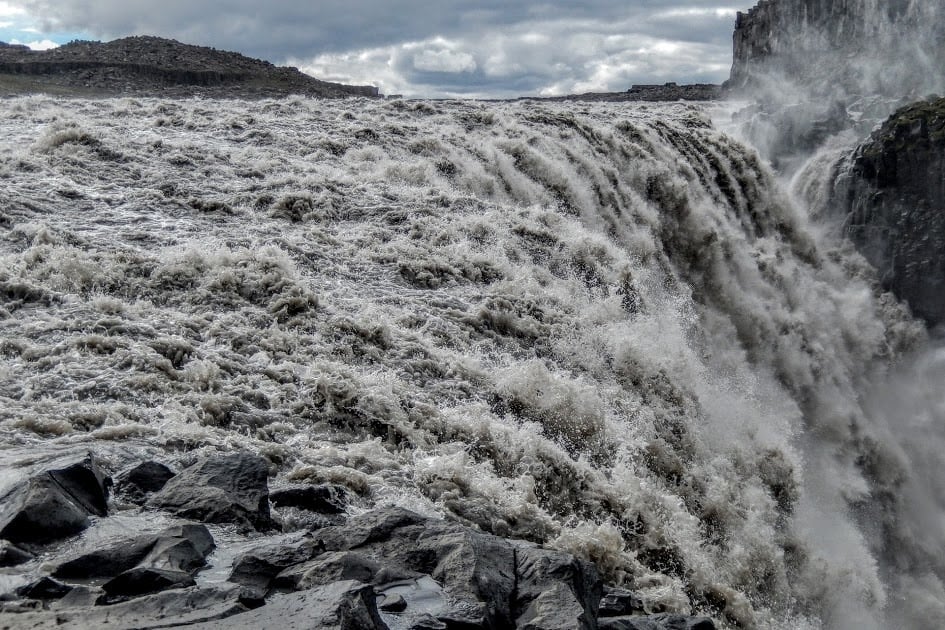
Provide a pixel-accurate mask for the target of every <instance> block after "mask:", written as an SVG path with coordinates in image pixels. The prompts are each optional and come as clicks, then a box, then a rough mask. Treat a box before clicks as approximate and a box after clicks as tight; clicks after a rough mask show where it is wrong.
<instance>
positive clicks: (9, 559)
mask: <svg viewBox="0 0 945 630" xmlns="http://www.w3.org/2000/svg"><path fill="white" fill-rule="evenodd" d="M33 558H34V556H33V554H31V553H30V552H29V551H26V550H25V549H20V548H19V547H17V546H16V545H14V544H13V543H11V542H10V541H8V540H0V567H15V566H19V565H21V564H25V563H27V562H29V561H30V560H32V559H33Z"/></svg>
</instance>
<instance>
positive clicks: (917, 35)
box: [727, 0, 945, 97]
mask: <svg viewBox="0 0 945 630" xmlns="http://www.w3.org/2000/svg"><path fill="white" fill-rule="evenodd" d="M935 4H937V3H935V2H916V3H912V2H909V0H886V1H884V2H876V1H874V0H843V1H840V2H838V1H836V0H762V1H761V2H759V3H758V4H757V5H756V6H755V7H754V8H752V9H751V10H750V11H748V12H747V13H741V12H740V13H739V14H738V17H737V19H736V23H735V33H734V36H733V40H734V60H733V65H732V72H731V78H730V79H729V82H728V84H727V86H728V87H729V88H730V89H741V88H744V87H746V86H751V85H752V84H753V83H755V84H757V83H759V82H760V83H765V82H768V81H771V80H774V81H775V82H777V83H780V90H781V95H782V97H784V96H788V94H785V91H788V92H789V91H790V90H791V89H792V86H791V85H789V84H788V85H785V84H784V83H783V81H785V80H786V81H789V82H791V83H794V84H796V85H797V86H798V87H803V88H804V90H806V91H810V92H811V93H813V94H815V95H818V96H828V95H833V96H837V95H844V96H848V95H851V94H860V95H863V94H887V95H893V96H906V95H908V94H914V95H918V94H919V93H921V92H922V91H924V90H929V89H935V86H934V85H930V82H934V83H936V85H937V84H939V83H940V79H939V76H940V74H941V73H940V72H938V70H937V69H938V68H940V67H941V63H942V61H943V60H945V50H943V49H942V47H941V46H940V45H938V42H940V41H941V37H942V35H943V33H945V25H943V24H942V23H941V20H939V19H935V18H936V7H935V6H934V5H935ZM772 87H774V88H775V89H776V90H777V86H776V85H775V86H772Z"/></svg>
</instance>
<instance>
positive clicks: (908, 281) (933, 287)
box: [830, 99, 945, 326]
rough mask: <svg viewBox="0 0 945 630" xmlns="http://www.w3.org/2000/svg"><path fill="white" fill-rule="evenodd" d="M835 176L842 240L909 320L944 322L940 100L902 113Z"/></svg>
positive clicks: (943, 102) (944, 117) (943, 117)
mask: <svg viewBox="0 0 945 630" xmlns="http://www.w3.org/2000/svg"><path fill="white" fill-rule="evenodd" d="M839 169H840V172H841V173H842V175H841V176H840V177H839V178H838V180H837V184H836V188H835V196H834V200H833V202H832V203H831V204H830V205H831V206H832V207H833V208H834V211H835V212H836V211H839V212H843V213H844V215H845V216H844V219H843V233H844V235H845V236H847V237H848V238H849V239H850V240H851V241H852V242H853V243H854V245H855V246H856V248H857V250H859V251H860V253H861V254H863V256H864V257H865V258H866V259H867V260H868V261H869V262H870V263H871V264H872V265H873V266H874V267H875V268H876V270H877V271H878V273H879V277H880V281H881V283H882V285H883V287H884V288H885V289H887V290H890V291H892V292H893V293H894V294H895V295H896V296H897V297H898V298H899V299H900V300H903V301H905V302H907V303H908V304H909V306H910V307H911V308H912V312H913V313H914V314H915V315H917V316H918V317H920V318H922V319H924V320H925V321H926V322H927V323H928V324H930V325H933V326H934V325H938V324H941V323H943V322H945V99H935V100H929V101H920V102H918V103H915V104H913V105H909V106H907V107H905V108H903V109H900V110H899V111H897V112H896V113H895V114H893V115H892V116H891V117H890V118H889V119H888V120H887V121H886V123H885V124H883V126H882V127H881V128H880V129H879V130H877V131H876V132H875V133H873V135H872V136H871V137H870V138H869V139H868V140H867V141H866V142H864V143H863V144H861V145H860V146H859V147H858V148H857V149H856V151H855V152H854V153H853V154H852V155H851V156H850V157H849V158H848V159H847V160H846V161H844V162H843V163H841V165H840V166H839Z"/></svg>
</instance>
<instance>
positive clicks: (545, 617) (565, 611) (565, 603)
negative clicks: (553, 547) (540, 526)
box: [514, 547, 603, 630]
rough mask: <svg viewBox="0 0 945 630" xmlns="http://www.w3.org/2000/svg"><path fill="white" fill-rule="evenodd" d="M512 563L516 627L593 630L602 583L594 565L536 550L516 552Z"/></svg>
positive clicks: (525, 549)
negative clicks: (514, 574) (514, 582)
mask: <svg viewBox="0 0 945 630" xmlns="http://www.w3.org/2000/svg"><path fill="white" fill-rule="evenodd" d="M515 560H516V578H517V579H516V582H517V586H518V588H517V589H516V593H515V600H514V606H515V610H516V624H517V627H519V628H532V629H534V630H558V629H560V630H565V628H594V627H596V625H597V623H596V618H597V610H598V608H599V605H600V599H601V593H602V590H603V584H602V583H601V579H600V576H599V575H598V573H597V568H596V567H595V566H594V565H592V564H590V563H587V562H583V561H581V560H579V559H577V558H575V557H574V556H572V555H570V554H567V553H563V552H560V551H550V550H547V549H540V548H537V547H534V548H520V549H518V550H517V553H516V558H515Z"/></svg>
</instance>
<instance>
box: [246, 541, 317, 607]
mask: <svg viewBox="0 0 945 630" xmlns="http://www.w3.org/2000/svg"><path fill="white" fill-rule="evenodd" d="M322 551H323V548H322V547H321V546H320V545H318V544H317V543H316V542H315V541H314V540H313V539H312V538H311V537H305V538H302V539H301V540H295V541H286V540H283V539H280V540H277V541H274V542H272V543H269V544H265V545H261V546H259V547H255V548H253V549H251V550H249V551H247V552H245V553H242V554H240V555H239V556H237V557H236V558H235V559H234V560H233V570H232V571H231V573H230V577H229V581H230V582H233V583H235V584H240V585H242V586H244V587H246V589H247V590H246V591H245V593H244V596H243V597H244V598H245V599H248V600H259V599H262V598H265V597H266V595H268V594H269V591H270V589H271V588H272V586H273V584H272V582H273V579H274V578H275V577H276V576H277V575H279V574H280V573H281V572H282V571H284V570H285V569H288V568H289V567H292V566H298V565H301V564H303V563H305V562H306V561H308V560H311V559H312V558H313V557H315V556H316V555H318V554H320V553H321V552H322ZM294 587H295V586H294V585H292V588H294Z"/></svg>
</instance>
